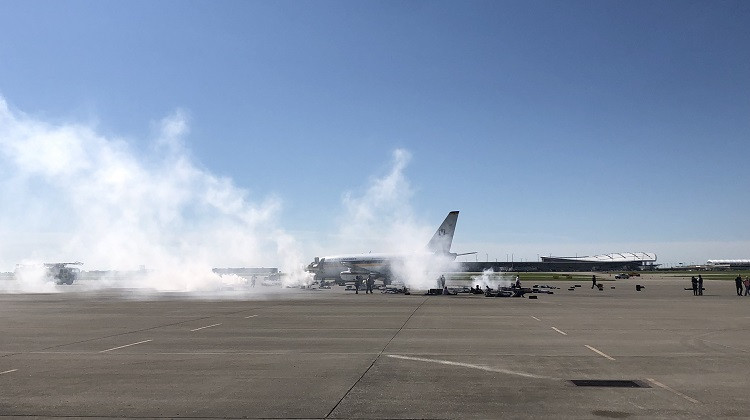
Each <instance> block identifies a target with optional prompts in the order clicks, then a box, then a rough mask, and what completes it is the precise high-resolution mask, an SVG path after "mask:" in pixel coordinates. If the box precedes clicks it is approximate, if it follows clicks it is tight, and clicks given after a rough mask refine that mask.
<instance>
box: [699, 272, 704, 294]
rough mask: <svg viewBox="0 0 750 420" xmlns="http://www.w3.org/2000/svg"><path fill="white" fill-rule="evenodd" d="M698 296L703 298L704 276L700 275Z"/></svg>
mask: <svg viewBox="0 0 750 420" xmlns="http://www.w3.org/2000/svg"><path fill="white" fill-rule="evenodd" d="M698 296H703V276H701V275H700V274H698Z"/></svg>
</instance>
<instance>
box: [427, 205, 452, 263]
mask: <svg viewBox="0 0 750 420" xmlns="http://www.w3.org/2000/svg"><path fill="white" fill-rule="evenodd" d="M457 221H458V212H457V211H452V212H450V213H448V216H446V217H445V220H443V223H442V224H441V225H440V227H439V228H438V230H437V232H435V234H434V235H432V239H430V242H428V243H427V249H429V250H430V251H432V252H434V253H436V254H450V252H451V243H453V232H454V231H455V230H456V222H457Z"/></svg>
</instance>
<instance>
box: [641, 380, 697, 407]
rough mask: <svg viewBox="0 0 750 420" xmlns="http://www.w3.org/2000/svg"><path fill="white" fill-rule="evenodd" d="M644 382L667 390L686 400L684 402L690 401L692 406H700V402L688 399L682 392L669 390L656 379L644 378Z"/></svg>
mask: <svg viewBox="0 0 750 420" xmlns="http://www.w3.org/2000/svg"><path fill="white" fill-rule="evenodd" d="M646 380H647V381H649V382H651V383H652V384H654V385H656V386H658V387H659V388H664V389H666V390H667V391H669V392H672V393H674V394H676V395H679V396H680V397H682V398H684V399H686V400H688V401H690V402H691V403H693V404H700V402H699V401H698V400H696V399H694V398H690V397H688V396H687V395H685V394H683V393H682V392H680V391H677V390H676V389H672V388H670V387H668V386H666V385H664V384H663V383H661V382H659V381H657V380H656V379H652V378H646Z"/></svg>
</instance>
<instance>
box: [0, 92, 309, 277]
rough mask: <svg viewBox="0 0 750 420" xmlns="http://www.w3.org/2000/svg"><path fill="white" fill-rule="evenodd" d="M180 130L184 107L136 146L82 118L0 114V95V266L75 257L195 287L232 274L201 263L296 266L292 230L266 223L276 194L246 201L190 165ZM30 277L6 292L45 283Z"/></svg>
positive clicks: (240, 192) (0, 104)
mask: <svg viewBox="0 0 750 420" xmlns="http://www.w3.org/2000/svg"><path fill="white" fill-rule="evenodd" d="M187 134H188V122H187V118H186V116H185V114H184V113H182V112H179V111H178V112H175V113H174V114H173V115H170V116H168V117H167V118H164V119H163V120H162V121H161V122H160V123H159V125H158V130H157V133H156V135H155V136H154V138H153V139H152V141H151V147H150V150H148V153H145V152H139V151H138V150H135V149H134V148H133V146H132V145H131V144H130V143H128V142H126V141H125V140H123V139H119V138H113V137H110V136H106V135H103V134H101V133H98V132H97V131H96V130H95V129H94V128H92V127H90V126H87V125H84V124H72V123H67V124H49V123H46V122H44V121H40V120H38V119H35V118H33V117H30V116H27V115H25V114H23V113H21V112H18V111H14V110H11V109H10V108H9V106H8V104H7V103H6V102H5V101H4V100H3V99H2V98H0V187H2V190H3V191H4V194H3V205H2V210H0V233H1V234H2V243H0V264H1V265H2V267H9V266H10V267H12V266H13V265H15V264H16V263H18V262H20V261H24V260H33V261H37V262H63V261H76V260H79V259H80V260H85V263H86V266H85V267H86V269H96V268H99V269H108V270H109V269H118V270H134V269H135V268H137V267H140V266H145V267H147V271H145V273H144V274H142V275H140V276H139V277H138V278H137V279H130V280H129V284H128V285H129V286H133V285H136V286H138V287H145V288H153V289H155V290H179V291H196V290H198V291H203V290H221V289H223V288H225V287H227V286H230V287H231V286H232V285H233V284H234V283H236V282H237V281H238V279H237V278H233V277H231V276H229V277H226V278H222V276H219V275H217V274H215V273H213V272H212V270H211V268H212V267H222V266H223V267H233V266H234V267H238V266H239V267H243V266H254V265H258V266H259V265H263V264H267V262H268V261H278V260H283V262H284V263H288V264H291V265H297V266H298V265H299V262H300V261H303V258H302V257H301V256H300V253H299V251H298V250H297V244H296V242H295V241H294V238H292V237H291V236H290V235H289V234H287V233H286V232H284V231H283V229H281V228H280V227H278V226H277V215H278V213H279V212H280V211H281V201H280V200H279V199H278V198H276V197H266V198H264V199H261V200H256V201H251V200H250V199H249V197H248V195H249V193H248V191H246V190H244V189H242V188H239V187H237V186H236V185H235V184H234V183H233V182H232V180H231V179H228V178H226V177H220V176H216V175H214V174H212V173H210V172H209V171H207V170H206V169H204V168H202V167H200V166H199V165H198V164H197V163H196V162H194V160H193V159H192V158H191V156H190V154H189V152H188V150H187V148H186V146H185V144H184V138H185V136H186V135H187ZM279 256H282V257H281V258H279ZM37 274H39V273H37ZM23 277H28V275H24V276H23ZM32 277H33V276H32ZM37 280H39V281H37ZM37 280H33V281H32V280H30V279H29V278H24V279H16V283H17V284H15V285H13V286H12V287H11V288H13V289H20V290H23V291H30V290H39V291H45V290H48V289H49V287H48V286H44V287H37V286H38V285H39V284H45V285H46V284H48V282H46V281H43V280H41V279H37ZM40 281H41V283H40ZM6 283H8V282H0V288H2V287H3V285H2V284H6ZM18 283H22V284H24V285H26V286H28V287H26V286H24V287H19V284H18ZM104 283H105V282H102V284H104Z"/></svg>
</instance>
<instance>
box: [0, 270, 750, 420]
mask: <svg viewBox="0 0 750 420" xmlns="http://www.w3.org/2000/svg"><path fill="white" fill-rule="evenodd" d="M553 284H554V285H556V286H558V287H560V289H556V290H554V292H555V293H554V294H551V295H549V294H540V295H538V299H535V300H533V299H528V298H489V297H484V296H483V295H469V294H459V295H457V296H425V295H422V294H417V293H414V294H412V295H408V296H407V295H401V294H398V295H394V294H381V293H375V294H373V295H367V294H364V293H360V294H358V295H355V294H354V293H353V292H350V291H345V290H344V288H342V287H334V288H332V289H330V290H300V289H283V290H281V291H277V292H276V293H274V294H272V295H270V296H266V297H263V298H261V297H260V296H258V297H252V296H250V297H248V296H249V295H243V297H242V298H241V299H232V298H229V297H227V296H224V297H222V298H221V299H219V298H217V297H216V296H214V297H211V298H205V299H199V298H195V297H194V296H185V295H182V294H179V293H161V294H155V295H148V296H145V295H140V294H136V293H132V291H127V290H111V289H108V290H99V291H84V290H78V289H76V285H73V286H69V288H68V289H65V290H66V291H65V292H64V293H52V294H3V295H0V321H1V322H2V324H1V326H0V417H21V418H23V417H99V418H274V419H277V418H321V419H322V418H357V419H360V418H362V419H386V418H387V419H414V418H420V419H445V418H452V419H456V418H460V419H467V418H481V419H487V418H576V419H585V418H712V419H714V418H748V417H750V404H749V402H750V399H749V396H750V393H749V391H750V387H749V385H750V379H749V378H750V363H748V362H749V361H750V333H749V332H748V331H749V329H748V326H749V325H750V297H738V296H737V295H736V294H735V290H734V282H726V281H713V282H712V281H707V282H706V284H705V287H706V292H705V294H704V296H699V297H695V296H693V294H692V292H691V291H686V290H684V287H687V286H689V281H687V280H674V279H658V278H650V279H649V278H631V279H628V280H617V281H611V282H605V283H604V288H603V290H601V291H600V290H598V289H591V288H590V287H591V284H590V283H589V282H583V283H581V282H570V281H557V282H554V283H553ZM575 284H580V285H581V287H577V288H576V287H574V290H572V291H571V290H567V288H568V286H573V285H575ZM636 284H642V285H644V286H645V288H644V289H642V290H641V291H636V290H635V285H636ZM524 286H527V285H524ZM612 287H615V288H614V289H613V288H612ZM263 296H265V295H263ZM573 380H602V381H609V382H604V383H587V384H588V385H605V386H577V385H576V384H574V383H573V382H571V381H573ZM613 381H632V382H613ZM614 385H621V386H614ZM622 385H629V387H624V386H622Z"/></svg>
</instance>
